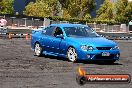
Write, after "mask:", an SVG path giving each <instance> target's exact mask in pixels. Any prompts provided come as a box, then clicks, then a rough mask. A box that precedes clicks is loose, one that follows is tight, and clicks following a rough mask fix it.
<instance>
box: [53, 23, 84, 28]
mask: <svg viewBox="0 0 132 88" xmlns="http://www.w3.org/2000/svg"><path fill="white" fill-rule="evenodd" d="M51 26H57V27H73V26H86V25H82V24H70V23H61V24H51Z"/></svg>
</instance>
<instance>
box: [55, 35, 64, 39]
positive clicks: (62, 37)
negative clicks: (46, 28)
mask: <svg viewBox="0 0 132 88" xmlns="http://www.w3.org/2000/svg"><path fill="white" fill-rule="evenodd" d="M56 38H61V39H64V36H63V35H56Z"/></svg>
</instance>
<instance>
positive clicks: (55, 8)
mask: <svg viewBox="0 0 132 88" xmlns="http://www.w3.org/2000/svg"><path fill="white" fill-rule="evenodd" d="M40 3H41V4H40ZM40 5H41V6H40ZM94 8H95V2H94V0H36V3H30V4H29V5H28V6H27V7H26V11H25V14H26V15H32V16H59V17H64V18H66V17H72V18H84V17H85V18H87V17H88V14H89V13H90V12H91V11H92V10H93V9H94ZM39 13H41V15H40V14H39ZM42 14H45V15H42Z"/></svg>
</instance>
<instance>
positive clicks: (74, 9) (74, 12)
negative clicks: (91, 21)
mask: <svg viewBox="0 0 132 88" xmlns="http://www.w3.org/2000/svg"><path fill="white" fill-rule="evenodd" d="M94 8H95V2H94V0H69V2H68V7H66V10H67V11H68V13H69V15H70V16H71V17H76V18H84V17H85V15H87V14H89V13H91V12H92V11H93V9H94Z"/></svg>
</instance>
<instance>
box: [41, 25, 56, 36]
mask: <svg viewBox="0 0 132 88" xmlns="http://www.w3.org/2000/svg"><path fill="white" fill-rule="evenodd" d="M55 28H56V27H55V26H50V27H47V28H45V29H44V30H43V33H44V34H45V35H49V36H52V34H53V31H54V29H55Z"/></svg>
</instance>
